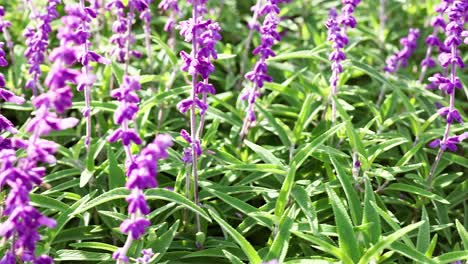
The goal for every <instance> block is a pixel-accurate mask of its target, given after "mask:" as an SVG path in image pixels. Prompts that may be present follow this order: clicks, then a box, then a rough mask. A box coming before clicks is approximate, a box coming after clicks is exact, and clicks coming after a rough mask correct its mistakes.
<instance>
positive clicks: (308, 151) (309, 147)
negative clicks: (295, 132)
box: [292, 124, 344, 168]
mask: <svg viewBox="0 0 468 264" xmlns="http://www.w3.org/2000/svg"><path fill="white" fill-rule="evenodd" d="M343 125H344V124H337V125H335V126H334V127H332V128H330V129H329V130H328V131H327V132H325V133H322V134H321V135H320V136H318V137H317V138H315V139H314V140H312V142H310V143H308V144H306V145H305V146H304V147H303V148H301V149H300V150H299V151H298V152H297V153H296V155H294V157H293V159H292V162H294V163H295V164H296V168H300V167H301V165H302V163H304V161H306V160H307V158H308V157H309V156H310V155H312V153H313V152H314V151H315V150H316V149H317V148H318V147H319V146H320V145H322V144H323V142H325V140H327V139H328V138H329V137H331V136H333V135H334V134H335V133H336V132H338V130H340V129H341V128H342V127H343Z"/></svg>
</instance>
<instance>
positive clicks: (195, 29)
mask: <svg viewBox="0 0 468 264" xmlns="http://www.w3.org/2000/svg"><path fill="white" fill-rule="evenodd" d="M188 2H189V3H190V4H191V5H192V17H191V18H189V19H188V20H186V21H182V22H180V23H179V25H178V26H177V28H178V29H179V30H180V34H181V35H182V36H183V37H184V40H185V41H186V42H191V43H192V51H191V53H190V54H189V53H187V52H185V51H182V52H181V53H180V56H181V58H182V60H183V63H182V66H181V69H182V70H183V71H186V72H188V73H189V74H190V75H191V77H192V90H191V94H190V96H189V98H187V99H184V100H182V101H181V102H180V103H179V104H178V105H177V107H178V109H179V111H180V112H182V113H185V112H187V111H189V110H190V134H189V133H188V132H184V131H185V130H183V131H182V132H184V133H185V134H187V136H186V137H184V139H185V140H186V141H187V142H188V143H189V144H190V147H188V148H186V149H185V150H184V156H183V161H184V162H185V163H187V164H188V163H191V164H192V168H191V171H192V174H193V177H194V182H195V184H194V188H195V197H194V201H195V203H196V204H198V203H199V197H198V168H197V166H198V157H199V156H200V155H201V154H202V152H203V151H202V148H201V144H200V137H201V135H202V133H203V128H204V122H205V112H206V110H207V108H208V104H207V94H208V93H213V92H215V91H214V86H213V85H211V84H210V83H209V80H208V79H209V76H210V74H211V73H213V72H214V65H213V63H212V60H213V59H217V57H218V55H217V52H216V50H215V46H216V43H217V42H218V41H219V40H220V39H221V35H220V33H219V32H220V30H221V28H220V27H219V25H218V23H216V22H214V21H212V20H204V19H203V14H205V13H206V7H205V4H206V0H188ZM208 87H209V88H208ZM200 96H201V98H200ZM197 109H199V110H200V115H201V118H200V123H199V124H197V118H196V110H197ZM196 222H197V230H198V231H201V226H200V216H199V215H198V214H197V215H196Z"/></svg>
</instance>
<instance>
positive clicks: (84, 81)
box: [66, 0, 110, 151]
mask: <svg viewBox="0 0 468 264" xmlns="http://www.w3.org/2000/svg"><path fill="white" fill-rule="evenodd" d="M66 11H67V13H68V14H69V15H70V16H75V17H76V20H77V22H78V23H79V24H78V26H77V28H76V31H75V34H76V35H78V36H81V37H79V38H77V39H78V40H79V41H78V42H75V44H77V45H79V48H80V49H79V52H78V54H77V59H78V62H79V63H80V64H81V65H82V68H81V75H80V77H79V78H78V80H77V81H78V83H77V89H78V91H83V90H84V97H85V107H84V108H83V110H82V113H83V116H84V117H85V118H86V138H85V145H86V147H87V150H88V151H89V147H90V145H89V144H90V141H91V129H92V124H91V88H92V86H93V84H94V81H95V76H94V75H92V74H91V73H90V72H91V66H90V62H97V63H102V64H109V63H110V61H109V60H107V59H105V58H104V57H102V56H100V55H98V54H97V53H96V52H93V51H91V50H90V46H91V42H90V40H89V39H90V38H91V32H90V22H91V21H92V20H93V19H95V18H96V16H97V10H95V9H94V8H93V6H89V7H87V6H86V4H85V0H80V5H79V7H78V6H67V8H66Z"/></svg>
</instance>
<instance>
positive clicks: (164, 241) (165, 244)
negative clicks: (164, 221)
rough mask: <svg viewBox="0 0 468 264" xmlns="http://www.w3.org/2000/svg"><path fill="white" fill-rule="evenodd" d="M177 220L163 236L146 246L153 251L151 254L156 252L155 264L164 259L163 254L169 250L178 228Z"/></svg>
mask: <svg viewBox="0 0 468 264" xmlns="http://www.w3.org/2000/svg"><path fill="white" fill-rule="evenodd" d="M179 223H180V222H179V220H177V221H176V222H175V223H174V224H173V225H172V226H171V227H170V228H169V230H167V231H166V232H165V233H164V234H162V235H161V236H160V237H158V239H157V240H156V241H154V242H151V243H150V244H149V245H148V246H149V247H150V248H152V249H153V252H157V253H158V256H157V257H156V260H155V262H158V261H160V260H161V258H162V257H164V254H165V253H166V252H167V250H168V249H169V246H170V245H171V243H172V241H173V240H174V237H175V236H176V234H177V229H178V228H179Z"/></svg>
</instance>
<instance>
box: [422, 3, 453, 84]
mask: <svg viewBox="0 0 468 264" xmlns="http://www.w3.org/2000/svg"><path fill="white" fill-rule="evenodd" d="M452 2H453V0H442V1H441V3H440V4H439V5H437V6H436V7H435V11H436V12H437V13H438V14H437V16H436V17H434V18H433V19H432V21H431V26H432V27H433V31H432V34H431V35H429V36H427V38H426V45H427V50H426V56H425V57H424V59H423V60H422V61H421V67H422V68H421V74H420V76H419V82H422V81H423V79H424V76H425V75H426V71H427V69H430V68H434V67H435V66H436V61H435V60H434V59H433V58H432V51H433V49H434V48H435V47H436V48H438V49H439V52H442V51H443V50H446V49H447V48H446V47H445V45H444V43H443V42H441V41H440V39H439V37H438V33H439V31H440V32H443V31H444V30H445V26H446V22H445V18H444V12H445V10H446V9H447V7H448V6H449V4H451V3H452Z"/></svg>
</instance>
